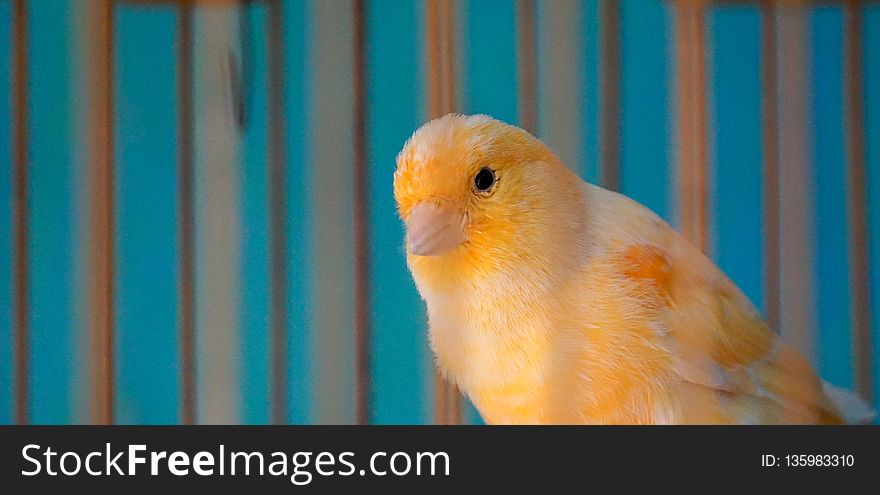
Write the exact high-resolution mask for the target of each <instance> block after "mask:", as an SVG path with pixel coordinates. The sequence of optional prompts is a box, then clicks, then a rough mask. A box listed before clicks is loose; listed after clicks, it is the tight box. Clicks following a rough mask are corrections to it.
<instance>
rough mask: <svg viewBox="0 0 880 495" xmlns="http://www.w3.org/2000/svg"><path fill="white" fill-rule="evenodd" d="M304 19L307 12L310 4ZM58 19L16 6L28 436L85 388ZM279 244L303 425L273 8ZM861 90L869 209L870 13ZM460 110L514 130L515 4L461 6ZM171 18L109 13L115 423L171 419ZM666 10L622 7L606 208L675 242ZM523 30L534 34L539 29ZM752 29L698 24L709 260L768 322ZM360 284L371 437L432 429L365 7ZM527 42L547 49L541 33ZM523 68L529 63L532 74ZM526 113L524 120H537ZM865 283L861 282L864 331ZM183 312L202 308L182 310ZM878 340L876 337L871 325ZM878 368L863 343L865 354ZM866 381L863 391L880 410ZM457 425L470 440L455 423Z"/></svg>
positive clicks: (260, 266) (592, 53)
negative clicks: (418, 426)
mask: <svg viewBox="0 0 880 495" xmlns="http://www.w3.org/2000/svg"><path fill="white" fill-rule="evenodd" d="M313 1H317V0H313ZM74 3H75V1H74V0H56V1H53V2H29V5H31V9H32V12H31V15H30V23H29V31H30V38H29V41H30V51H29V55H30V62H31V67H30V73H29V76H30V86H29V89H30V92H31V100H30V102H29V108H30V110H31V121H30V132H31V143H30V147H29V153H30V157H31V173H32V179H31V188H30V193H31V202H30V205H29V208H30V216H31V229H32V232H33V235H32V238H31V244H30V250H31V256H32V257H31V285H32V290H31V296H32V302H31V308H30V310H31V315H32V327H33V335H32V350H33V356H32V359H33V361H32V371H33V374H32V383H31V391H32V413H33V420H34V421H35V422H38V423H67V422H76V421H81V420H82V417H81V416H79V415H78V411H79V410H80V404H81V403H82V402H83V401H84V400H85V399H84V397H82V390H81V389H82V387H81V386H80V385H79V384H78V382H77V379H76V377H77V376H82V375H81V370H82V367H83V366H84V365H83V363H82V362H81V361H80V360H79V359H78V356H79V355H80V351H79V349H80V345H81V342H79V339H78V337H77V335H79V334H80V333H81V330H82V329H81V328H79V325H78V317H79V309H78V306H77V305H78V304H80V302H81V298H80V296H79V292H80V291H81V290H82V287H83V285H82V282H81V281H80V280H79V279H78V276H77V274H78V273H79V272H80V270H81V268H80V267H79V263H80V259H81V249H82V246H81V244H79V242H80V238H79V236H78V233H77V226H78V222H79V220H78V219H77V212H79V211H81V210H82V204H81V201H80V199H79V198H81V194H82V193H81V191H79V189H78V188H79V185H81V184H82V180H81V173H82V168H83V164H82V163H80V161H78V160H77V158H76V150H77V147H78V141H77V140H78V138H79V134H78V133H77V131H76V129H75V121H74V115H75V112H74V109H75V105H76V103H77V100H78V97H79V95H77V94H75V88H76V84H75V83H76V70H75V66H74V59H73V54H74V53H75V51H74V50H75V48H74V47H75V42H76V41H77V40H75V39H74V35H75V29H74V26H73V22H72V21H71V20H72V19H74V18H75V16H73V15H72V10H73V9H72V5H74ZM601 8H604V4H603V3H602V2H600V1H598V0H583V1H582V3H581V5H580V8H579V12H580V18H579V19H578V25H579V26H581V29H582V31H583V32H582V37H581V39H582V40H583V43H584V47H583V49H582V50H581V51H580V53H581V54H582V56H580V59H579V60H574V61H572V63H576V64H578V66H579V67H578V70H579V71H580V74H581V81H582V83H581V84H582V88H581V92H580V95H579V101H577V102H573V104H577V105H578V106H579V108H581V109H582V115H581V128H582V132H581V135H580V139H581V140H582V143H581V146H580V149H581V150H582V152H583V156H582V159H581V163H580V164H579V167H580V168H579V170H581V171H582V174H583V176H584V177H585V178H587V179H588V180H591V181H596V180H598V178H599V177H598V163H599V159H600V156H599V154H600V147H599V143H600V140H601V135H600V132H599V110H600V103H601V101H600V95H599V75H600V73H601V72H600V71H601V70H602V68H601V67H599V61H600V39H601V38H600V32H601V29H602V25H601V21H600V19H601V15H600V13H601ZM284 9H285V18H284V36H285V51H286V53H285V57H286V59H285V62H286V83H285V98H286V115H287V122H286V123H287V131H288V133H287V157H288V159H287V167H288V178H289V179H288V180H289V182H288V191H289V202H288V211H289V214H288V219H287V221H288V224H287V227H288V231H289V252H288V264H289V273H288V280H289V299H288V300H289V303H288V304H289V306H288V313H289V317H290V320H289V327H288V330H289V335H290V339H289V348H288V350H287V351H288V358H289V362H290V370H289V383H290V385H289V386H290V390H289V392H290V397H291V403H290V408H289V416H288V420H289V421H291V422H295V423H302V422H320V421H321V418H318V417H313V416H312V412H311V411H314V408H313V407H312V404H313V401H314V399H315V397H316V396H317V394H320V393H321V391H320V390H316V389H315V387H314V385H313V384H314V382H315V380H314V378H315V376H314V374H315V373H316V372H318V371H316V370H320V363H315V362H313V361H312V360H313V356H311V355H310V353H309V349H310V348H311V347H312V345H311V343H312V342H313V340H314V339H315V338H316V336H315V335H312V333H311V330H310V328H309V325H308V318H307V314H308V313H307V310H306V307H305V304H304V301H308V300H309V297H310V295H309V294H308V287H310V286H312V284H311V283H310V280H309V273H310V270H309V266H308V263H309V262H310V261H309V257H308V255H307V246H308V244H309V240H308V239H307V238H306V235H307V234H306V232H307V231H308V230H307V228H306V227H307V225H309V221H310V218H309V215H310V213H309V211H310V208H309V205H308V204H307V201H308V198H309V197H310V196H309V192H308V191H307V190H306V187H307V186H306V182H305V181H304V180H302V178H303V177H304V176H306V174H305V172H306V169H305V167H306V164H305V157H304V149H305V146H306V143H305V142H304V139H305V138H304V137H303V136H305V135H307V132H306V130H307V129H308V128H309V122H308V121H307V119H306V118H304V117H303V116H304V115H306V113H305V109H306V108H307V103H308V98H309V95H308V94H307V89H306V88H307V84H306V78H307V77H308V76H307V74H305V71H306V70H305V69H306V67H307V65H308V60H307V53H308V49H309V37H310V36H311V32H310V26H311V21H310V18H309V15H310V14H309V13H310V11H311V9H310V8H309V7H308V0H288V1H285V2H284ZM865 10H866V17H865V30H864V32H865V54H866V55H865V57H866V58H865V64H866V65H865V67H866V70H865V73H866V81H865V82H866V86H865V94H866V102H865V109H866V112H867V114H866V115H867V120H866V124H867V134H868V139H867V144H868V165H869V195H870V206H871V207H872V208H871V212H872V213H873V212H876V211H878V208H880V172H878V171H880V7H870V8H866V9H865ZM460 14H461V16H462V22H461V29H460V36H461V45H460V52H459V55H460V65H459V67H460V69H461V70H460V74H459V80H460V84H461V89H460V93H459V95H460V102H461V109H462V110H463V111H465V112H467V113H476V112H480V113H488V114H490V115H493V116H495V117H498V118H501V119H503V120H507V121H509V122H513V123H516V122H517V121H518V119H519V115H518V103H517V102H518V97H519V95H518V88H517V59H516V45H515V41H516V9H515V6H514V3H513V2H494V1H489V0H465V1H463V2H461V10H460ZM266 15H267V12H266V9H265V7H263V6H259V5H256V4H255V5H254V6H252V7H251V9H250V10H249V11H248V13H247V18H246V19H247V21H248V23H249V24H248V25H249V26H250V33H251V35H250V36H249V38H248V40H249V43H248V44H247V45H246V49H245V52H246V53H247V54H248V56H249V60H250V72H249V74H250V77H249V79H248V81H249V88H250V91H248V92H247V94H246V98H247V99H246V103H247V108H248V113H247V120H246V125H245V127H244V128H243V129H242V130H241V147H240V150H239V153H240V154H239V159H240V167H241V168H240V173H239V176H240V177H241V185H240V201H241V203H240V204H241V209H240V212H241V214H242V221H241V226H242V229H241V233H240V235H241V239H240V242H241V248H242V249H241V252H242V256H241V260H240V263H239V264H238V269H239V270H240V280H241V290H240V294H241V305H240V307H241V311H240V321H239V322H238V323H239V325H240V330H241V333H240V335H241V338H242V342H241V346H240V349H241V351H240V352H241V355H240V358H241V363H242V366H241V376H240V379H239V382H240V384H241V394H240V397H241V400H240V403H239V408H240V415H239V417H240V418H241V419H242V421H243V422H246V423H264V422H266V421H267V420H268V415H269V408H268V404H269V395H268V378H269V372H268V363H269V334H268V321H269V314H268V311H269V308H268V275H269V267H268V234H269V225H268V219H267V214H268V210H267V208H268V202H267V197H266V193H267V187H268V182H267V181H268V177H267V169H266V140H267V128H266V124H265V118H266V112H267V101H266V94H265V90H264V88H265V85H266V76H265V74H266V71H265V69H266V62H267V60H266V55H267V53H266V39H265V38H266V36H265V32H264V25H265V20H266ZM10 20H11V7H10V2H8V1H2V0H0V40H2V41H0V48H2V49H0V73H2V77H0V157H2V158H0V162H2V164H3V165H2V166H0V232H3V233H9V232H11V167H10V166H8V165H6V164H7V163H9V162H11V152H12V143H11V105H10V98H11V95H10V77H9V75H10V66H11V57H10V55H11V43H10V40H11V23H10V22H9V21H10ZM177 21H178V17H177V13H176V11H175V10H174V9H173V8H168V7H145V6H133V5H124V4H122V5H121V6H120V7H119V8H118V9H117V13H116V22H117V24H116V33H115V36H116V76H117V78H116V88H115V91H116V97H117V100H116V101H117V108H116V110H117V113H116V121H115V123H116V136H115V137H116V156H115V158H116V163H117V173H118V175H117V182H116V187H117V204H116V207H117V225H116V227H117V233H118V235H117V244H116V248H117V254H118V258H117V267H116V268H117V270H118V275H117V298H118V304H117V308H116V309H117V314H116V317H117V322H118V326H117V328H118V342H117V350H118V365H117V376H116V379H117V385H118V401H117V414H118V419H119V421H121V422H126V423H169V422H175V421H177V419H178V413H179V412H178V407H179V403H178V382H179V378H180V369H179V365H178V362H179V350H178V340H177V339H178V335H177V322H178V313H177V310H178V308H177V297H178V288H177V281H178V277H179V274H178V267H177V264H176V258H177V254H178V253H177V209H178V197H177V160H178V156H177V151H178V150H177V145H176V140H177V110H176V103H177V100H176V83H175V80H176V75H177V72H176V71H177V67H176V55H175V54H176V51H175V46H176V29H177ZM672 21H673V16H672V10H671V8H670V7H669V6H668V4H667V3H666V2H662V1H659V0H638V1H635V0H633V1H627V2H622V6H621V23H622V33H621V42H622V46H621V50H622V68H621V70H622V87H621V98H622V108H621V136H620V137H621V143H622V146H623V149H622V154H621V157H622V161H621V166H622V170H621V179H622V181H621V188H622V190H623V192H624V193H626V194H628V195H630V196H632V197H634V198H635V199H637V200H639V201H641V202H643V203H644V204H646V205H647V206H648V207H650V208H651V209H653V210H654V211H656V212H657V213H659V214H660V215H662V216H664V217H665V218H667V219H669V220H673V221H674V212H675V208H676V205H675V193H674V190H673V187H674V163H675V162H674V159H675V154H674V150H673V145H674V139H675V138H674V132H675V101H674V100H675V86H674V84H675V77H674V70H675V66H674V60H673V59H672V55H673V54H674V48H675V46H674V39H673V38H672V37H671V32H672V31H671V29H672ZM539 22H540V19H539ZM760 22H761V19H760V14H759V12H758V11H757V9H756V8H754V7H732V6H724V7H715V8H712V9H711V11H710V15H709V16H708V18H707V27H708V29H709V31H708V32H709V36H708V41H709V46H708V49H707V53H708V54H709V55H710V56H711V59H710V62H709V65H708V68H709V74H708V77H709V79H708V83H709V91H710V106H709V122H710V176H711V178H712V179H711V181H712V182H711V189H710V191H711V196H712V197H713V200H712V204H711V205H710V206H711V210H710V211H711V216H710V220H711V225H712V234H713V235H712V243H711V248H710V249H711V255H712V256H713V257H714V259H715V260H716V261H717V262H718V264H719V265H720V266H721V268H722V269H723V270H725V272H727V273H728V274H729V275H730V276H731V277H732V278H733V279H734V281H736V282H737V283H738V284H739V285H740V286H741V287H742V288H743V290H744V291H745V292H746V294H748V295H749V297H751V298H752V299H753V300H754V301H755V303H756V304H757V305H758V307H763V299H764V294H763V288H762V256H763V252H762V245H763V233H762V228H763V227H762V224H761V222H760V218H761V212H762V211H763V198H762V194H763V190H762V184H761V182H762V153H763V149H762V143H761V121H760V120H761V119H760V112H761V91H760V85H761V79H760V77H761V73H760V68H761V62H760V44H759V35H760ZM842 23H843V16H842V12H841V11H840V9H839V8H834V7H823V8H816V9H814V10H812V11H811V13H810V17H809V30H810V47H809V48H810V53H811V55H810V64H811V70H810V73H809V78H810V83H811V86H812V90H813V99H812V101H811V102H810V105H809V108H810V119H811V120H810V122H809V125H808V129H809V131H810V132H811V133H812V136H813V147H812V149H811V150H810V152H811V153H812V162H813V164H814V174H815V183H816V191H815V201H816V206H817V207H816V212H817V217H816V219H815V222H816V229H817V231H816V239H815V243H816V244H815V249H816V252H817V254H818V259H817V277H818V281H817V287H816V289H817V290H816V293H817V294H818V300H817V308H816V311H817V317H818V330H817V331H818V334H817V349H818V350H819V353H818V359H819V363H818V364H819V369H820V371H821V372H822V374H823V376H825V377H826V378H828V379H830V380H831V381H833V382H836V383H838V384H840V385H844V386H852V385H853V378H852V366H851V363H852V350H851V335H850V330H849V324H850V321H849V319H850V317H849V311H850V307H849V288H848V272H847V270H848V260H847V244H846V242H847V240H846V211H845V203H846V190H845V175H844V173H845V168H844V166H845V146H844V145H845V133H844V131H845V130H844V128H843V126H842V123H843V114H842V107H841V105H842V102H843V100H842V88H843V86H842V84H843V80H842V77H841V74H842V63H843V60H842V58H841V53H842V52H841V43H842V34H843V31H842V30H843V24H842ZM367 24H368V38H367V44H368V60H367V61H368V81H367V91H368V100H369V101H368V155H369V177H368V179H369V183H368V194H369V198H370V205H369V208H370V211H369V215H370V216H369V220H370V235H371V238H372V244H371V249H370V260H369V270H370V274H371V283H372V286H371V288H372V290H373V298H372V302H373V305H372V313H371V324H372V328H373V351H374V359H373V363H372V369H373V375H374V379H375V380H374V387H373V396H372V399H373V403H374V410H373V417H372V420H373V421H375V422H379V423H424V422H430V421H431V419H432V405H433V396H432V394H431V384H432V381H433V378H432V360H431V356H430V352H429V350H428V348H427V342H426V335H425V314H424V307H423V303H422V302H421V301H420V300H419V297H418V294H417V292H416V290H415V287H414V284H413V283H412V280H411V278H410V276H409V272H408V270H407V268H406V265H405V260H404V255H403V230H402V226H401V223H400V221H399V219H398V218H397V213H396V211H395V205H394V201H393V197H392V181H391V174H392V171H393V169H394V160H395V156H396V154H397V152H398V150H399V149H400V148H401V146H402V145H403V142H404V141H405V140H406V138H407V137H408V136H409V135H410V134H411V133H412V131H413V130H414V129H415V128H417V127H418V125H419V124H420V123H421V122H423V121H424V119H425V116H426V113H427V112H426V110H427V109H426V105H425V91H424V84H425V79H424V78H425V76H424V73H425V59H424V51H425V50H424V48H425V47H424V42H423V38H424V31H423V27H422V26H423V24H424V11H423V7H422V4H421V3H420V2H413V1H409V0H392V1H373V2H368V11H367ZM538 29H539V30H540V29H542V26H541V25H539V26H538ZM538 62H539V64H540V60H539V61H538ZM539 114H540V109H539ZM870 221H871V226H872V230H871V233H872V234H871V252H872V263H873V266H875V267H876V266H880V265H878V263H880V236H878V235H877V234H876V233H877V232H880V215H873V214H872V215H870ZM11 243H12V239H11V235H8V234H2V235H0V423H8V422H10V421H11V419H12V418H11V410H12V400H11V399H12V398H11V394H12V387H11V383H12V370H11V364H12V360H11V356H12V339H11V317H12V309H11V308H12V306H11V284H12V281H11V265H10V260H11ZM878 280H880V277H877V276H874V277H872V278H871V281H872V289H873V298H874V300H873V307H874V308H875V314H880V282H878ZM196 301H197V304H198V294H197V295H196ZM874 335H875V336H876V335H880V318H875V320H874ZM875 355H880V337H877V338H875ZM876 363H880V360H875V376H877V377H878V379H877V380H875V383H876V387H877V390H878V391H880V364H876ZM466 418H467V419H468V421H469V422H479V417H478V415H477V414H476V413H475V411H474V410H473V409H472V408H470V407H469V408H468V410H467V414H466Z"/></svg>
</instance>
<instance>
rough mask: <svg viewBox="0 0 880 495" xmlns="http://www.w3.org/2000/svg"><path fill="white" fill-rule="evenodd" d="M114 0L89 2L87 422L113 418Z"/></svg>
mask: <svg viewBox="0 0 880 495" xmlns="http://www.w3.org/2000/svg"><path fill="white" fill-rule="evenodd" d="M113 7H114V2H113V0H104V1H101V2H97V3H95V4H94V7H93V10H94V11H93V12H89V14H91V15H90V17H91V19H92V22H93V23H94V24H92V27H93V29H92V30H91V32H92V36H91V43H90V45H89V52H90V55H91V56H90V57H89V60H91V67H90V70H89V75H90V78H91V81H90V84H89V105H90V109H89V124H90V125H89V136H90V140H89V146H90V149H89V179H90V183H89V186H90V203H89V204H90V217H89V219H90V232H89V254H90V256H89V259H90V262H91V265H90V268H91V284H90V291H89V308H90V328H91V344H90V348H91V364H92V367H91V371H92V373H91V381H92V401H93V402H92V404H93V405H92V422H93V423H97V424H110V423H112V422H113V408H114V405H113V402H114V335H113V333H114V316H115V311H114V266H115V265H114V211H113V209H114V208H113V207H114V188H113V183H114V170H113V153H114V152H113V111H114V110H113V93H114V81H113V52H114V48H113V32H114V28H113V10H114V8H113Z"/></svg>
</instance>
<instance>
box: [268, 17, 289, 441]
mask: <svg viewBox="0 0 880 495" xmlns="http://www.w3.org/2000/svg"><path fill="white" fill-rule="evenodd" d="M267 17H268V19H267V23H268V26H267V29H266V35H267V43H266V45H267V50H268V57H267V58H268V60H267V63H268V71H269V74H268V86H269V87H268V88H267V93H268V98H267V99H268V107H269V108H268V119H269V124H268V132H269V143H268V155H267V158H268V160H269V164H268V169H269V187H268V189H269V264H270V267H271V268H270V270H269V277H270V296H269V297H270V301H269V312H270V318H271V332H270V338H271V343H270V345H271V348H272V351H271V352H272V357H271V367H272V375H271V381H272V383H271V397H272V398H271V403H272V404H271V406H272V407H271V413H270V415H271V420H272V423H274V424H284V423H287V370H288V365H287V149H286V140H287V122H286V120H285V118H284V115H285V109H286V106H285V99H284V67H285V60H284V36H283V33H284V31H283V23H284V4H283V2H269V4H268V16H267Z"/></svg>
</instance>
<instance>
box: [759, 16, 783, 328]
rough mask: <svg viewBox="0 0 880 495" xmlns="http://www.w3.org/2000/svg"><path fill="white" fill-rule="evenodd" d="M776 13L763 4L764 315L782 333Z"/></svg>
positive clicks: (772, 326)
mask: <svg viewBox="0 0 880 495" xmlns="http://www.w3.org/2000/svg"><path fill="white" fill-rule="evenodd" d="M776 84H777V76H776V10H775V8H774V6H773V0H763V1H762V2H761V114H762V129H761V141H762V145H763V146H762V147H763V161H764V313H765V315H766V318H767V323H768V324H769V325H770V328H772V329H774V330H776V331H779V161H778V160H779V148H778V143H777V138H778V132H779V123H778V119H777V114H776V110H777V108H776V105H777V98H776Z"/></svg>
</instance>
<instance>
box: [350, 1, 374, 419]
mask: <svg viewBox="0 0 880 495" xmlns="http://www.w3.org/2000/svg"><path fill="white" fill-rule="evenodd" d="M366 3H367V1H366V0H355V1H354V39H353V43H354V49H353V53H354V68H353V69H354V70H353V74H354V95H353V97H354V98H353V105H354V130H353V136H354V153H353V156H354V291H355V292H354V304H355V308H354V320H355V321H354V345H355V371H356V373H357V378H356V383H355V421H356V422H357V423H358V424H368V423H369V422H370V418H371V417H372V411H371V403H370V395H371V385H372V373H371V367H370V362H371V346H370V343H371V340H370V339H371V335H372V332H371V328H370V302H371V301H370V271H369V256H370V230H369V221H370V209H369V205H370V201H369V197H368V196H369V193H368V191H367V185H368V180H369V178H368V177H367V166H368V163H367V132H368V129H367V86H366V85H367V81H366V78H367V28H368V26H367V19H366V10H367V5H366Z"/></svg>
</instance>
